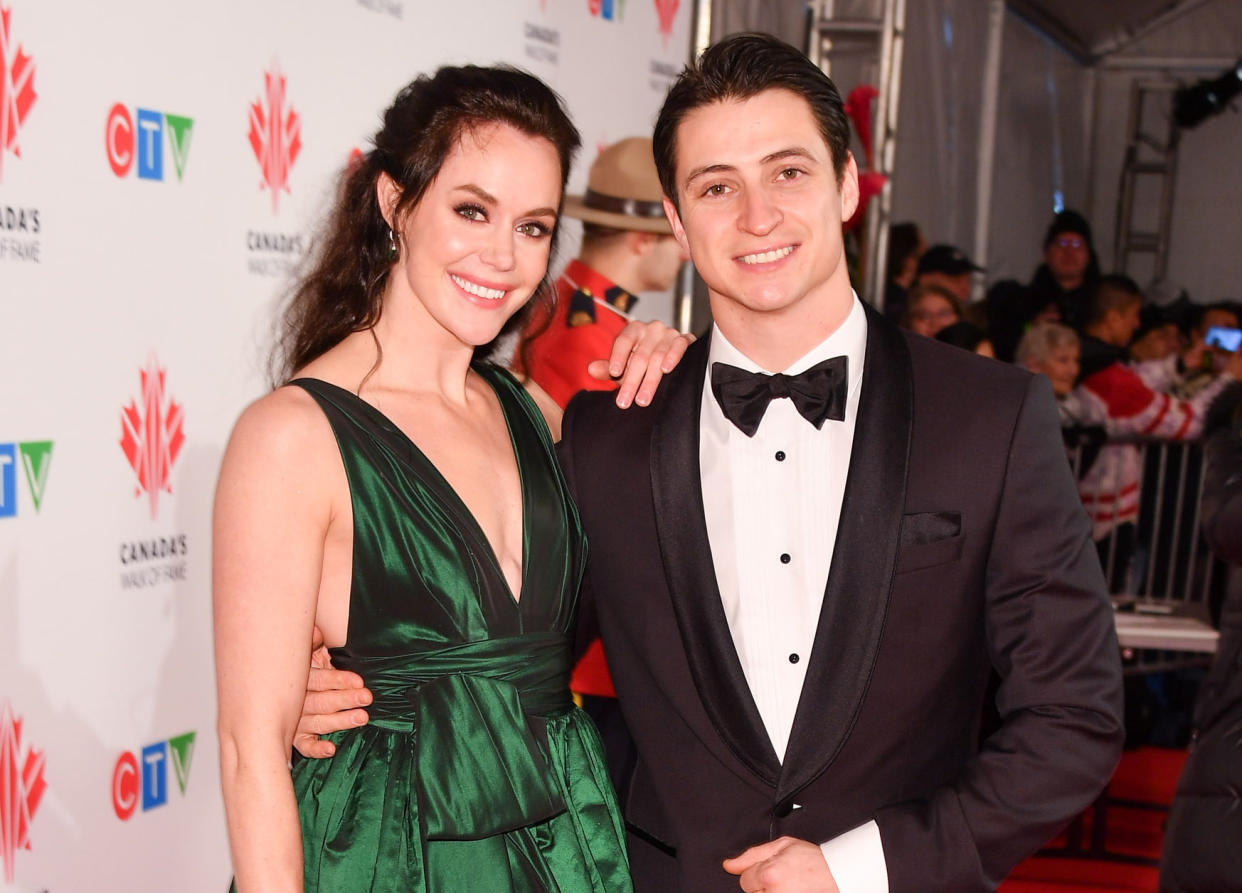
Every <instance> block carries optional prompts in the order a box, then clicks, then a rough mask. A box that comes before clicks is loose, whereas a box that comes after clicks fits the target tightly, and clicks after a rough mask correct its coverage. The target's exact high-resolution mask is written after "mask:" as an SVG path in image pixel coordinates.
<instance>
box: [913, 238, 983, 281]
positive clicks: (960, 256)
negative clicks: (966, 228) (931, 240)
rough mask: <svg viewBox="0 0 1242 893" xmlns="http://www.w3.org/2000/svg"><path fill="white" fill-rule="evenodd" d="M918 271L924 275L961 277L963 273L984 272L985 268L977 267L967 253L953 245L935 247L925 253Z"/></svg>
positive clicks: (920, 260)
mask: <svg viewBox="0 0 1242 893" xmlns="http://www.w3.org/2000/svg"><path fill="white" fill-rule="evenodd" d="M918 271H919V273H920V274H922V273H944V274H945V275H946V276H960V275H961V274H962V273H976V272H982V271H983V267H980V266H977V265H976V264H975V262H974V261H972V260H971V259H970V258H969V257H967V256H966V252H964V251H962V249H960V248H957V247H956V246H953V245H943V244H941V245H933V246H931V247H930V248H928V249H927V250H926V251H924V252H923V256H922V257H920V258H919V268H918Z"/></svg>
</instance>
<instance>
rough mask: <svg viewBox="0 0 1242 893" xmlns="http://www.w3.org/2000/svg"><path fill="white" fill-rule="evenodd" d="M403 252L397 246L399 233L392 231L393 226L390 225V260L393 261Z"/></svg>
mask: <svg viewBox="0 0 1242 893" xmlns="http://www.w3.org/2000/svg"><path fill="white" fill-rule="evenodd" d="M400 254H401V251H400V249H399V248H397V234H396V233H395V232H393V231H392V227H391V226H390V227H388V262H389V263H393V262H394V261H395V260H396V259H397V257H398V256H399V255H400Z"/></svg>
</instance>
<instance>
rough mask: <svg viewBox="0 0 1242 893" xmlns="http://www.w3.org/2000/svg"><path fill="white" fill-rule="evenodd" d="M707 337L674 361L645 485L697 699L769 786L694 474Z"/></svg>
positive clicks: (772, 764) (767, 756) (771, 780)
mask: <svg viewBox="0 0 1242 893" xmlns="http://www.w3.org/2000/svg"><path fill="white" fill-rule="evenodd" d="M709 342H710V338H700V339H699V340H698V341H696V342H695V343H694V344H692V345H691V346H690V347H689V349H688V350H687V351H686V355H685V357H683V358H682V362H681V366H682V367H683V368H682V374H680V375H678V376H676V378H675V379H674V380H673V381H666V382H665V384H666V385H667V389H666V394H665V398H664V399H665V402H664V406H663V408H662V412H660V414H659V417H658V421H657V422H656V423H655V425H654V427H653V429H652V433H651V483H652V497H653V500H654V503H655V512H656V528H657V531H658V534H659V543H660V555H661V559H662V561H663V563H664V576H665V579H666V580H667V582H668V588H669V595H670V597H671V599H672V602H673V610H674V613H675V614H676V616H677V625H678V627H679V630H680V633H681V641H682V646H683V647H684V649H685V652H686V660H687V662H688V663H689V665H690V672H691V675H692V676H693V677H694V683H695V686H696V688H697V689H698V694H699V698H700V699H701V701H702V703H703V706H704V708H705V710H706V712H707V715H708V717H709V718H710V719H711V721H712V724H713V725H714V726H715V728H716V731H717V732H718V733H719V735H720V737H721V738H722V739H723V740H724V742H725V743H726V744H727V745H728V747H729V749H730V750H731V751H732V752H733V754H734V755H735V756H736V757H737V758H738V759H739V760H740V761H741V762H742V764H743V765H745V766H746V767H747V768H748V769H750V771H751V772H753V773H754V774H755V775H756V776H758V777H759V778H760V779H761V780H762V781H763V782H764V783H766V784H768V785H770V786H775V785H776V783H777V779H778V777H779V775H780V762H779V761H778V760H777V758H776V752H775V751H774V750H773V749H772V742H771V741H770V740H769V739H768V733H767V730H766V729H765V728H764V725H763V720H762V718H761V717H760V716H759V710H758V708H757V707H756V706H755V700H754V697H753V696H752V695H751V692H750V687H749V685H747V682H746V677H745V675H744V674H743V672H742V665H741V662H740V661H739V660H738V656H737V650H736V649H735V647H734V645H733V637H732V635H731V634H730V632H729V623H728V620H727V619H726V617H725V613H724V607H723V605H722V604H721V601H720V590H719V588H718V587H717V584H716V572H715V569H714V568H713V566H712V552H711V544H710V543H709V541H708V538H707V524H706V521H705V520H704V509H703V492H702V487H701V481H700V476H699V410H700V407H701V404H702V398H703V380H704V376H705V374H706V371H707V355H708V344H709Z"/></svg>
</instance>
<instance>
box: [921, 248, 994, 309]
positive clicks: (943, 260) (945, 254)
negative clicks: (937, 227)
mask: <svg viewBox="0 0 1242 893" xmlns="http://www.w3.org/2000/svg"><path fill="white" fill-rule="evenodd" d="M981 272H983V268H982V267H980V266H978V265H976V264H975V262H974V261H972V260H971V259H970V258H969V257H967V256H966V253H965V252H964V251H962V249H960V248H955V247H954V246H952V245H933V246H932V247H930V248H928V249H927V250H926V251H924V252H923V255H922V256H921V257H920V258H919V264H918V275H917V276H916V277H915V283H916V284H917V285H938V286H940V287H941V288H943V289H947V290H948V291H950V292H952V293H953V297H954V298H956V299H957V303H958V304H960V305H961V306H962V307H965V306H966V305H967V304H969V303H970V274H971V273H981Z"/></svg>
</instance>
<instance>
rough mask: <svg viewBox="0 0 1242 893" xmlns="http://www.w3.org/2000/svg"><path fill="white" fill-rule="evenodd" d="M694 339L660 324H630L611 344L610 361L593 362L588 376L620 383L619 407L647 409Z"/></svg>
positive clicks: (588, 367) (618, 390) (631, 322)
mask: <svg viewBox="0 0 1242 893" xmlns="http://www.w3.org/2000/svg"><path fill="white" fill-rule="evenodd" d="M693 340H694V336H693V335H689V334H682V333H681V332H678V331H677V330H676V329H673V328H670V327H669V326H667V325H665V324H664V323H662V322H660V321H659V320H651V321H650V322H640V321H638V320H630V322H628V323H626V326H625V328H624V329H622V330H621V334H619V335H617V339H616V340H615V341H613V342H612V355H611V356H610V357H609V358H608V359H607V360H592V361H591V363H590V364H589V365H588V366H587V372H588V373H589V374H590V375H591V377H592V378H598V379H599V380H600V381H608V380H609V379H612V380H614V381H615V380H618V379H619V383H620V387H619V388H618V389H617V406H619V407H621V408H622V409H628V408H629V406H630V404H631V403H637V404H638V405H639V406H646V405H647V404H649V403H650V402H651V398H652V397H654V396H655V392H656V386H657V385H658V384H659V383H660V379H661V378H663V377H664V375H665V373H667V372H672V371H673V369H674V368H675V367H676V366H677V364H678V363H679V362H681V358H682V355H684V354H685V352H686V348H687V347H689V346H690V342H691V341H693Z"/></svg>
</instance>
